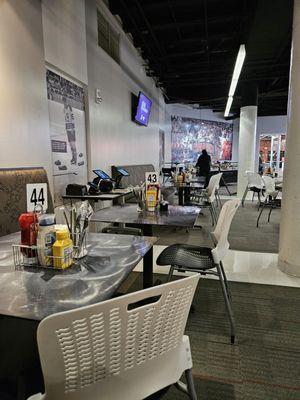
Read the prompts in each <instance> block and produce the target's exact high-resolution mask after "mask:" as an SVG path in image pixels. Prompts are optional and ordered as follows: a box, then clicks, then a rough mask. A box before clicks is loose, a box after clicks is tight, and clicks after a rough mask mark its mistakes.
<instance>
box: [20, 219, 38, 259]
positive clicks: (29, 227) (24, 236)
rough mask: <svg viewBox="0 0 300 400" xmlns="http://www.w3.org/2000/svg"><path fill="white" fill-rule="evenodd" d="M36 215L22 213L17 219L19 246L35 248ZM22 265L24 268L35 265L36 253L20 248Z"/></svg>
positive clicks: (32, 250)
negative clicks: (19, 234)
mask: <svg viewBox="0 0 300 400" xmlns="http://www.w3.org/2000/svg"><path fill="white" fill-rule="evenodd" d="M37 222H38V221H37V215H36V214H35V213H33V212H27V213H23V214H21V215H20V217H19V224H20V228H21V246H36V238H37ZM21 253H22V254H23V258H24V264H25V265H26V266H29V265H35V264H37V251H36V249H30V248H27V247H21Z"/></svg>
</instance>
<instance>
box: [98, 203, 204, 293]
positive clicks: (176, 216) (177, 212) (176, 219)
mask: <svg viewBox="0 0 300 400" xmlns="http://www.w3.org/2000/svg"><path fill="white" fill-rule="evenodd" d="M200 211H201V208H200V207H185V206H171V205H169V208H168V211H163V212H159V211H158V212H150V211H145V210H143V211H140V210H139V209H138V205H137V204H135V203H133V204H130V203H126V204H124V205H121V206H113V207H108V208H104V209H102V210H99V211H97V212H95V213H94V214H93V215H92V218H91V221H93V222H108V223H119V224H133V225H137V226H139V228H140V229H141V231H142V233H143V235H144V236H150V237H151V236H153V227H154V226H156V227H159V226H173V227H182V228H193V227H194V225H195V222H196V220H197V218H198V215H199V213H200ZM143 263H144V273H143V285H144V287H149V286H152V285H153V249H152V248H151V249H150V250H149V251H148V252H147V254H146V255H145V257H144V259H143Z"/></svg>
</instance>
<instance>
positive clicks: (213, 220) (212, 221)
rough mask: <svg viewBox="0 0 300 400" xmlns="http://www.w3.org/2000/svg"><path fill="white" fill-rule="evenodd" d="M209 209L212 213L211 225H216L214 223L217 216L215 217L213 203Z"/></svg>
mask: <svg viewBox="0 0 300 400" xmlns="http://www.w3.org/2000/svg"><path fill="white" fill-rule="evenodd" d="M209 211H210V215H211V225H212V226H214V224H215V217H214V212H213V209H212V205H211V204H210V206H209Z"/></svg>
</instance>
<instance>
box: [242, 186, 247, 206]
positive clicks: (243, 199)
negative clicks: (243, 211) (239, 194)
mask: <svg viewBox="0 0 300 400" xmlns="http://www.w3.org/2000/svg"><path fill="white" fill-rule="evenodd" d="M247 193H248V186H247V187H246V190H245V192H244V194H243V198H242V207H244V203H245V199H246V196H247Z"/></svg>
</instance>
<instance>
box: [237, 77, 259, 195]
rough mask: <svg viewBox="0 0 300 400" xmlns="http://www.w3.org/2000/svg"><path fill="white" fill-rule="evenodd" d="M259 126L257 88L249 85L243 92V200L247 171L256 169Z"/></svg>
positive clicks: (239, 188)
mask: <svg viewBox="0 0 300 400" xmlns="http://www.w3.org/2000/svg"><path fill="white" fill-rule="evenodd" d="M256 124H257V86H256V85H251V86H249V85H247V86H244V87H243V91H242V107H241V112H240V132H239V164H238V185H237V196H238V198H242V197H243V194H244V192H245V188H246V186H247V177H246V174H245V172H246V171H254V169H255V151H256Z"/></svg>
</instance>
